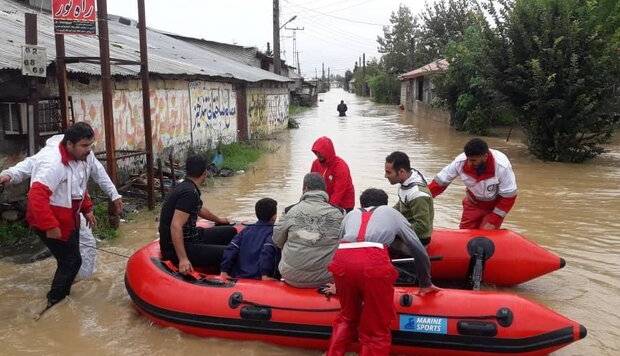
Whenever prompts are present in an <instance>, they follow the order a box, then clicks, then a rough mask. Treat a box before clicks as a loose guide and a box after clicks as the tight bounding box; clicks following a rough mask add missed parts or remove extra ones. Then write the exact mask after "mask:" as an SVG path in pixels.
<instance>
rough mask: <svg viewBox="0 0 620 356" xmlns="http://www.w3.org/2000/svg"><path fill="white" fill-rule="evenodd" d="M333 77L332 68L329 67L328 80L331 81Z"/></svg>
mask: <svg viewBox="0 0 620 356" xmlns="http://www.w3.org/2000/svg"><path fill="white" fill-rule="evenodd" d="M331 79H332V75H331V68H330V67H327V81H330V80H331Z"/></svg>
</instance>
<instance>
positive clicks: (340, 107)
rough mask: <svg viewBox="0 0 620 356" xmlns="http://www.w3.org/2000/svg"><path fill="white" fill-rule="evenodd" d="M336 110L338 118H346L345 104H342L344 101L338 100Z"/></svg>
mask: <svg viewBox="0 0 620 356" xmlns="http://www.w3.org/2000/svg"><path fill="white" fill-rule="evenodd" d="M336 110H338V116H347V104H345V103H344V100H340V104H338V107H337V108H336Z"/></svg>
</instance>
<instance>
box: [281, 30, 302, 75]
mask: <svg viewBox="0 0 620 356" xmlns="http://www.w3.org/2000/svg"><path fill="white" fill-rule="evenodd" d="M284 29H285V30H289V31H293V60H295V58H297V63H296V66H297V74H299V75H300V76H301V68H300V66H299V51H297V31H303V30H304V28H303V27H301V28H299V27H294V28H289V27H285V28H284Z"/></svg>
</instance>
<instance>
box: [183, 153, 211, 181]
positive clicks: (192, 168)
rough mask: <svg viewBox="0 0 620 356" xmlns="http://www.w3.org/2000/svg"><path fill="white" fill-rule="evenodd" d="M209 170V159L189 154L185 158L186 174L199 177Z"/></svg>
mask: <svg viewBox="0 0 620 356" xmlns="http://www.w3.org/2000/svg"><path fill="white" fill-rule="evenodd" d="M206 170H207V160H206V159H205V158H204V157H202V156H200V155H189V156H187V159H186V160H185V174H186V175H187V176H188V177H192V178H198V177H200V176H201V175H203V174H204V172H205V171H206Z"/></svg>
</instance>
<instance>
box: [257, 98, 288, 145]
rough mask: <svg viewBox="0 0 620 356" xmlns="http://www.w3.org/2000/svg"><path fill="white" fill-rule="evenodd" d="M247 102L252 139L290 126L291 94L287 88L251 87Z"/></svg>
mask: <svg viewBox="0 0 620 356" xmlns="http://www.w3.org/2000/svg"><path fill="white" fill-rule="evenodd" d="M247 101H248V121H249V124H250V138H256V137H264V136H266V135H269V134H271V133H273V132H275V131H278V130H281V129H284V128H286V127H287V126H288V107H289V92H288V89H287V88H286V87H275V88H274V87H271V88H266V87H256V86H255V87H250V88H248V90H247Z"/></svg>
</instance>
